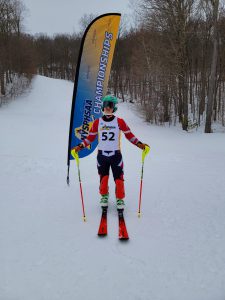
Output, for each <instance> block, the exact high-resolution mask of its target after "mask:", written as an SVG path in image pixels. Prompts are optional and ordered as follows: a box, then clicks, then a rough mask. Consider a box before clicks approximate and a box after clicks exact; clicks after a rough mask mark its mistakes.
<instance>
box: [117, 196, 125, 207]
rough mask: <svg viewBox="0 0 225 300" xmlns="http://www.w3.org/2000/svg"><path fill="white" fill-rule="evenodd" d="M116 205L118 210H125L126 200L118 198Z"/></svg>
mask: <svg viewBox="0 0 225 300" xmlns="http://www.w3.org/2000/svg"><path fill="white" fill-rule="evenodd" d="M116 205H117V209H122V210H123V209H124V207H125V203H124V200H123V199H119V198H117V199H116Z"/></svg>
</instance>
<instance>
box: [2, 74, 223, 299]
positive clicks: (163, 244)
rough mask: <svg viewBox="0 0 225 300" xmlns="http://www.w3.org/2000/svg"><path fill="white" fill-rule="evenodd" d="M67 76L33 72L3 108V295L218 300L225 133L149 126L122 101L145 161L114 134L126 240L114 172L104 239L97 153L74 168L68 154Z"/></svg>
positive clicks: (69, 87)
mask: <svg viewBox="0 0 225 300" xmlns="http://www.w3.org/2000/svg"><path fill="white" fill-rule="evenodd" d="M72 90H73V85H72V83H69V82H66V81H60V80H53V79H48V78H44V77H40V76H37V77H36V78H35V80H34V81H33V88H32V90H31V92H30V93H29V94H27V95H24V96H23V97H21V98H20V99H18V100H17V101H15V102H12V103H10V104H9V105H8V106H4V107H1V109H0V141H1V147H0V266H1V271H0V299H1V300H74V299H82V300H89V299H98V300H106V299H107V300H120V299H123V300H124V299H127V300H180V299H182V300H223V299H224V297H225V171H224V170H225V137H224V134H219V133H217V134H208V135H206V134H202V133H185V132H183V131H181V130H179V129H177V128H165V127H156V126H150V125H148V124H146V123H145V122H144V121H143V120H142V119H141V118H140V117H138V116H137V114H135V111H134V107H133V106H132V105H128V104H121V105H120V107H119V110H118V116H121V117H124V119H125V120H126V121H127V123H128V125H129V126H130V127H131V129H132V131H133V132H134V134H135V135H136V136H137V137H138V138H139V139H140V140H141V141H143V142H145V143H148V144H150V145H151V147H152V151H151V153H150V155H149V156H148V157H147V158H146V164H145V170H144V183H143V206H142V218H141V219H138V218H137V208H138V194H139V181H140V171H141V151H140V150H139V149H138V148H136V147H134V146H133V145H132V144H130V143H129V142H128V141H126V140H125V139H124V138H123V140H122V150H123V155H124V163H125V180H126V181H125V184H126V210H125V218H126V223H127V228H128V231H129V234H130V240H129V242H127V243H121V242H119V241H118V239H117V231H118V224H117V223H118V220H117V213H116V208H115V198H114V183H113V181H112V179H111V181H110V191H111V199H110V207H109V215H108V237H106V238H104V239H100V238H98V237H97V230H98V225H99V221H100V213H101V210H100V207H99V204H98V202H99V195H98V185H99V179H98V175H97V169H96V158H95V156H96V152H95V153H94V154H92V155H91V156H89V157H87V158H85V159H82V160H81V177H82V181H83V189H84V200H85V208H86V215H87V222H86V223H84V222H83V221H82V210H81V202H80V194H79V185H78V178H77V170H76V166H75V164H74V163H72V164H71V186H70V187H67V185H66V171H67V170H66V158H67V142H68V129H69V117H70V107H71V97H72Z"/></svg>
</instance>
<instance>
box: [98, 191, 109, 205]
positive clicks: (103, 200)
mask: <svg viewBox="0 0 225 300" xmlns="http://www.w3.org/2000/svg"><path fill="white" fill-rule="evenodd" d="M108 199H109V194H105V195H102V197H101V200H100V205H101V207H108Z"/></svg>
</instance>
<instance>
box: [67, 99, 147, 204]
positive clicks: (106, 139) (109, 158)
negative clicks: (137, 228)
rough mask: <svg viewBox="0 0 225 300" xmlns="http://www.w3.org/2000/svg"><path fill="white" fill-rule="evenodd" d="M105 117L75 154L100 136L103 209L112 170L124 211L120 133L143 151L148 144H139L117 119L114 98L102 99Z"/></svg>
mask: <svg viewBox="0 0 225 300" xmlns="http://www.w3.org/2000/svg"><path fill="white" fill-rule="evenodd" d="M102 102H103V103H102V111H103V117H101V118H99V119H96V120H95V121H94V122H93V124H92V127H91V130H90V132H89V135H88V136H87V138H86V139H85V140H83V142H82V143H80V144H79V145H77V146H76V147H74V148H73V149H74V150H75V151H76V152H79V151H80V150H82V149H83V148H85V147H87V146H89V145H90V144H91V143H92V142H93V141H94V140H95V138H96V137H97V136H98V141H99V143H98V155H97V166H98V173H99V176H100V187H99V192H100V195H101V200H100V205H101V206H102V207H107V206H108V198H109V187H108V180H109V170H110V167H111V169H112V173H113V178H114V181H115V185H116V190H115V194H116V201H117V209H124V198H125V189H124V177H123V175H124V172H123V158H122V154H121V151H120V133H121V131H123V133H124V134H125V137H126V138H127V139H128V140H129V141H130V142H131V143H132V144H134V145H135V146H137V147H139V148H140V149H142V150H144V149H145V146H148V145H147V144H144V143H142V142H140V141H139V140H138V139H137V138H136V137H135V136H134V134H133V133H132V132H131V130H130V128H129V127H128V125H127V124H126V123H125V121H124V120H123V119H121V118H118V117H116V116H115V115H114V113H115V112H116V111H117V104H118V99H117V98H116V97H114V96H112V95H107V96H105V97H104V98H103V99H102Z"/></svg>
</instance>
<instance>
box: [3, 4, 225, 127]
mask: <svg viewBox="0 0 225 300" xmlns="http://www.w3.org/2000/svg"><path fill="white" fill-rule="evenodd" d="M133 4H134V6H136V7H135V9H134V13H135V11H136V12H137V13H136V17H137V18H138V19H139V22H138V25H137V26H135V28H131V29H129V30H126V28H125V26H124V24H123V30H122V33H120V35H119V38H118V42H117V45H116V50H115V54H114V60H113V65H112V71H111V77H110V82H109V86H110V88H111V90H112V91H113V92H114V93H115V95H118V96H121V97H122V98H123V100H124V101H127V100H130V101H131V102H137V103H138V105H140V107H141V108H142V109H143V111H144V112H145V114H146V120H147V121H149V122H152V123H156V124H164V123H165V122H169V123H170V124H176V122H180V123H181V124H182V128H183V129H184V130H188V129H189V128H191V127H195V126H199V125H201V124H204V125H205V132H211V131H212V129H211V122H212V121H215V122H220V123H221V124H222V125H223V126H225V13H224V11H223V9H222V1H220V3H219V0H140V1H134V3H133ZM0 5H1V6H0V14H1V15H0V26H1V27H0V81H1V89H0V91H1V93H0V95H1V94H2V95H3V94H4V84H5V83H7V82H10V80H11V77H12V76H13V74H14V73H15V72H16V73H17V74H26V76H28V77H29V75H31V74H41V75H44V76H49V77H53V78H62V79H67V80H74V77H75V72H76V63H77V58H78V52H79V47H80V42H81V36H82V35H81V34H80V33H77V34H73V35H66V34H60V35H56V36H54V37H49V36H47V35H44V34H41V35H38V36H35V37H34V36H28V35H25V34H24V33H22V28H21V24H22V21H23V11H24V7H23V5H22V3H21V2H20V1H19V0H0ZM15 7H16V9H15ZM9 8H10V9H9ZM13 8H14V9H15V12H16V13H15V12H14V13H12V11H13ZM10 11H11V13H10ZM93 18H94V15H90V16H84V17H83V18H82V19H81V25H82V27H83V29H84V28H85V27H86V25H87V24H88V23H89V22H90V20H91V19H93Z"/></svg>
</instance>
